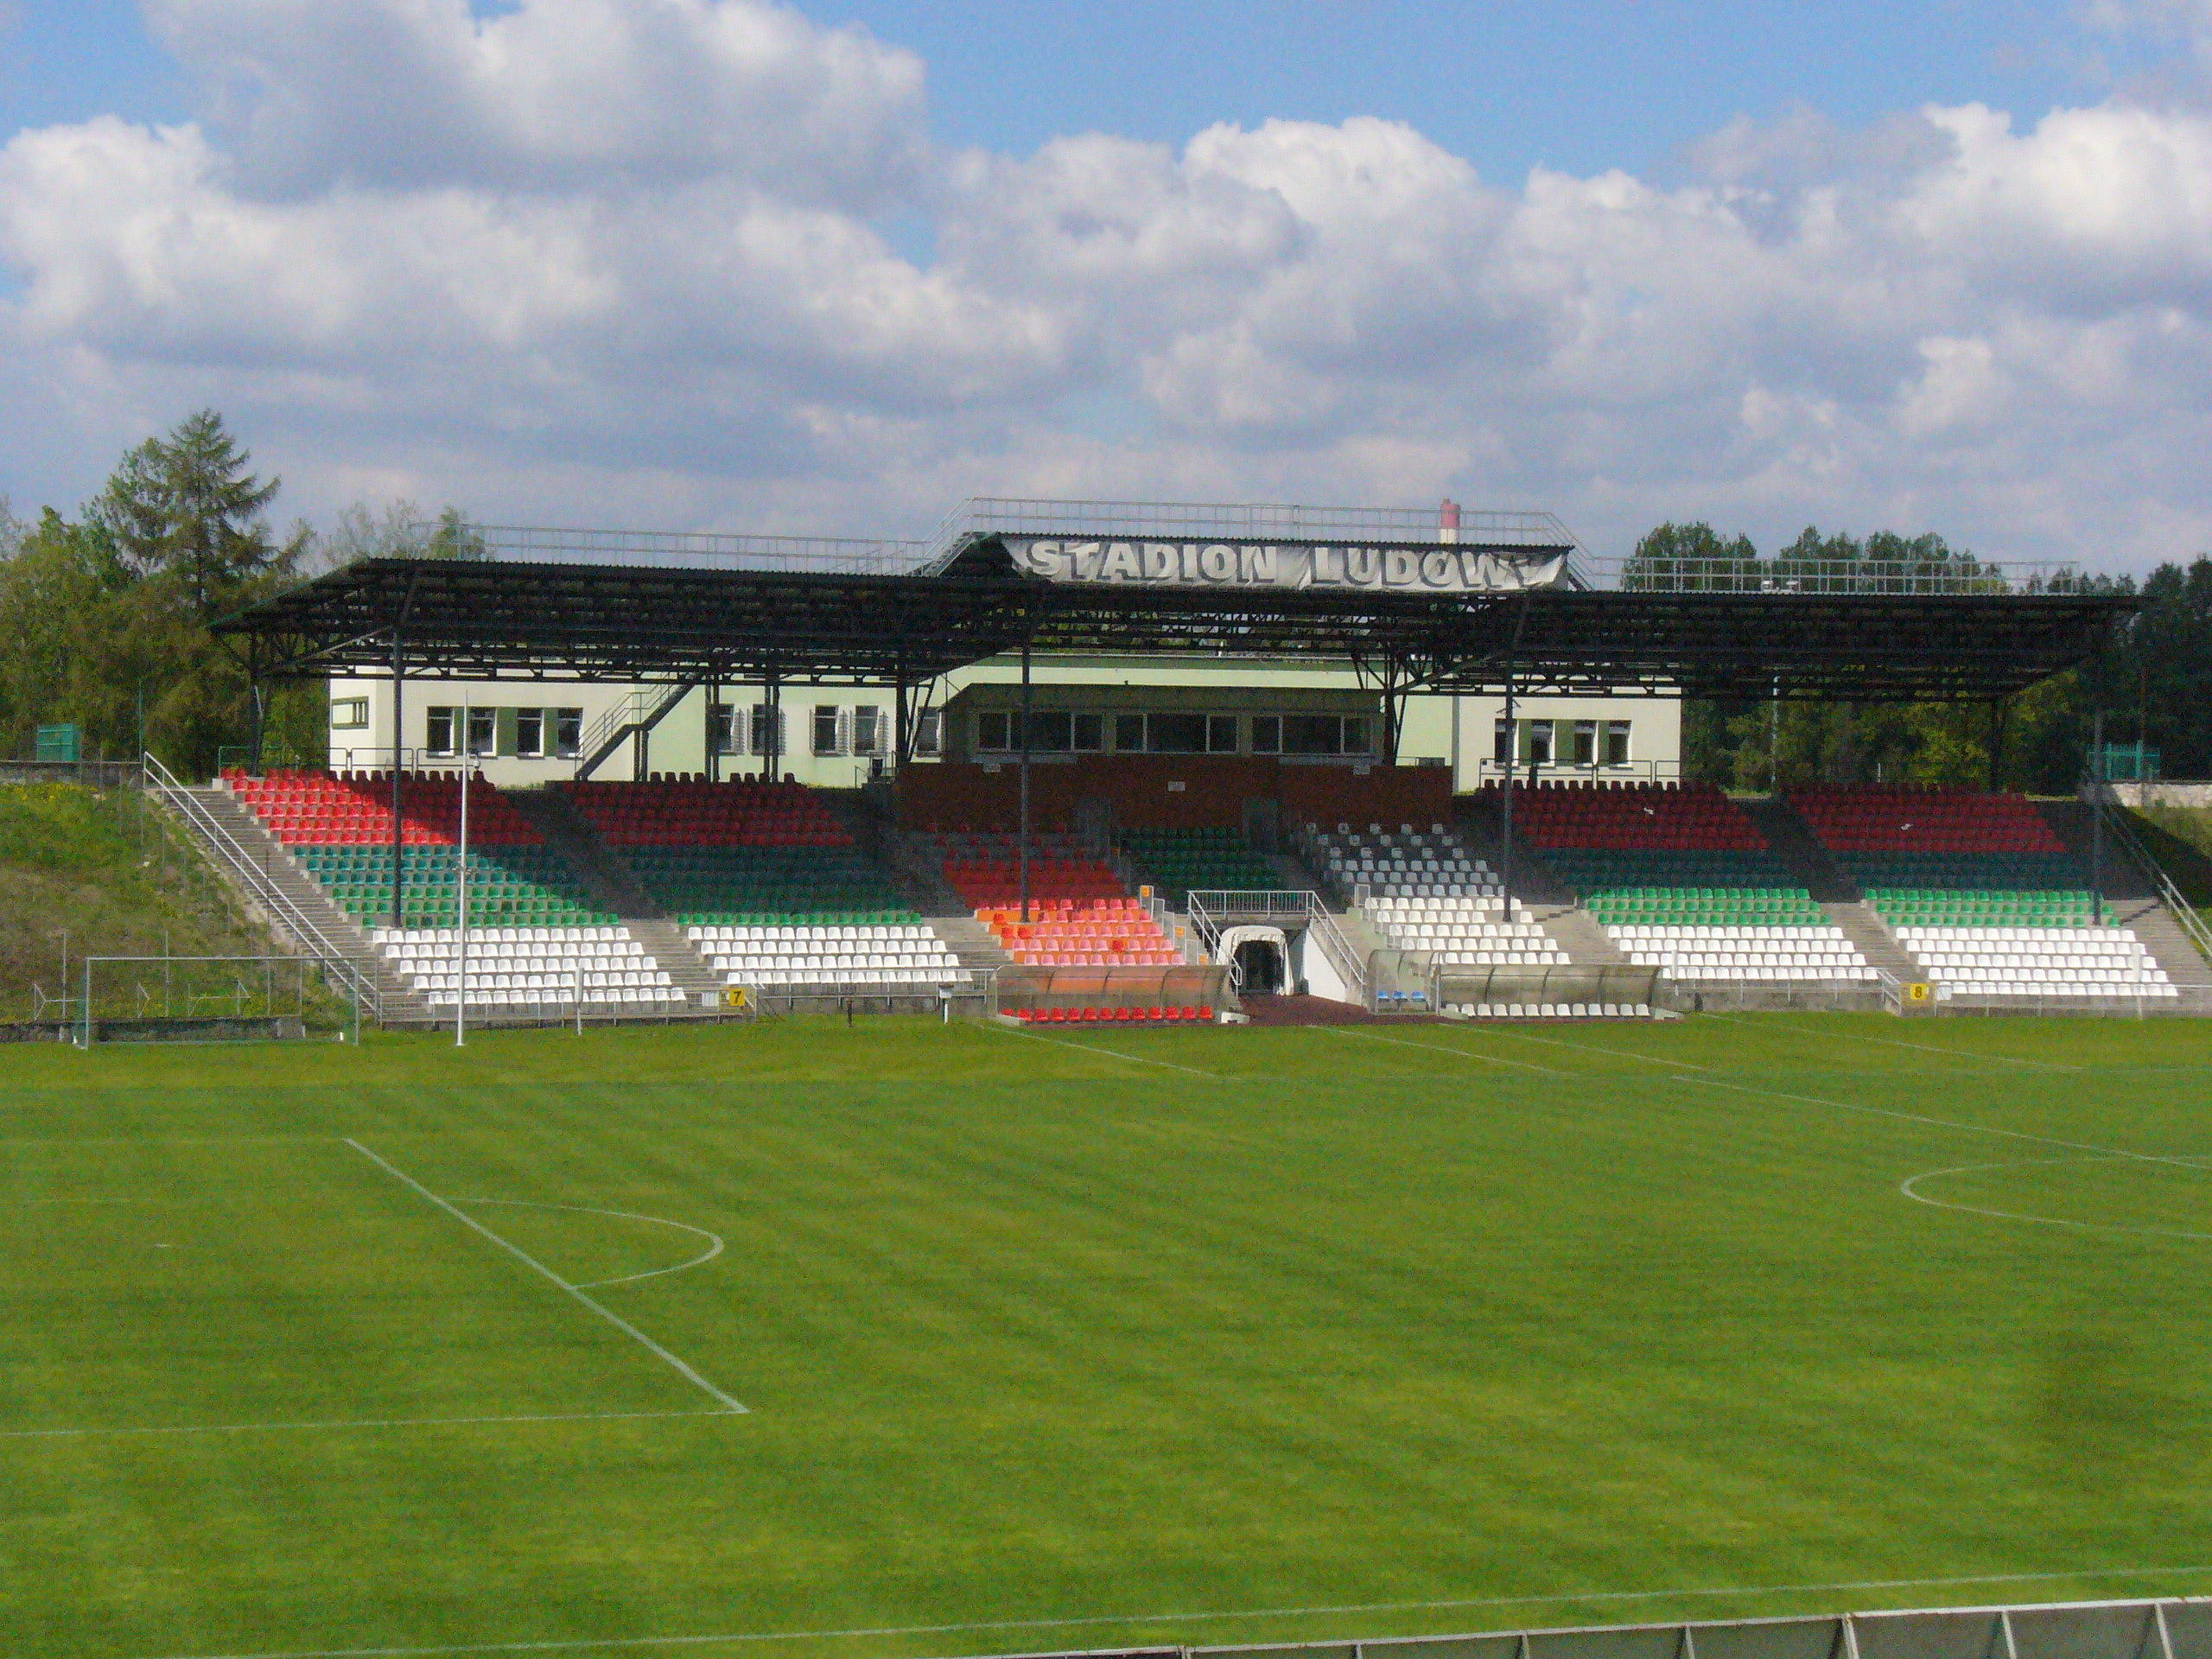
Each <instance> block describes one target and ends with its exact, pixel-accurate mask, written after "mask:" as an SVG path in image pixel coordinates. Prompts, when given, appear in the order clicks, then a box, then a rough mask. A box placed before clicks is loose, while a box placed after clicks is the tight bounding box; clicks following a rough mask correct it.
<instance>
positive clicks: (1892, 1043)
mask: <svg viewBox="0 0 2212 1659" xmlns="http://www.w3.org/2000/svg"><path fill="white" fill-rule="evenodd" d="M1692 1017H1693V1018H1703V1019H1707V1020H1726V1021H1727V1022H1728V1023H1729V1024H1730V1025H1732V1026H1748V1025H1751V1024H1754V1023H1755V1022H1754V1021H1752V1020H1746V1019H1745V1018H1744V1016H1743V1015H1741V1014H1704V1015H1702V1016H1695V1015H1694V1016H1692ZM1759 1029H1761V1030H1762V1031H1777V1030H1780V1031H1786V1032H1789V1033H1790V1034H1791V1035H1792V1036H1796V1037H1817V1038H1820V1039H1823V1040H1828V1041H1834V1040H1840V1041H1843V1042H1847V1043H1879V1044H1881V1045H1882V1046H1884V1047H1885V1048H1912V1049H1917V1050H1919V1051H1920V1052H1922V1053H1923V1054H1941V1055H1942V1056H1943V1057H1944V1058H1947V1059H1953V1060H1967V1061H1969V1062H1971V1061H1974V1060H2002V1061H2004V1062H2005V1065H2037V1066H2041V1067H2043V1068H2044V1070H2045V1071H2086V1070H2087V1069H2088V1068H2087V1067H2085V1066H2079V1065H2067V1064H2066V1063H2065V1062H2064V1061H2063V1060H2024V1059H2022V1058H2019V1057H2018V1055H2016V1054H1968V1053H1965V1052H1961V1050H1958V1049H1955V1048H1942V1047H1939V1046H1936V1044H1933V1043H1908V1042H1906V1041H1905V1040H1904V1039H1903V1038H1901V1037H1869V1036H1867V1035H1866V1033H1864V1032H1856V1031H1815V1030H1813V1029H1812V1028H1811V1027H1808V1026H1794V1025H1790V1024H1789V1023H1787V1022H1784V1023H1783V1024H1781V1025H1778V1026H1766V1025H1762V1026H1760V1027H1759Z"/></svg>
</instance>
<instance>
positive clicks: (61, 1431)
mask: <svg viewBox="0 0 2212 1659" xmlns="http://www.w3.org/2000/svg"><path fill="white" fill-rule="evenodd" d="M732 1415H734V1413H732V1412H730V1411H729V1410H728V1409H727V1408H724V1407H721V1406H715V1407H711V1408H704V1409H702V1410H698V1411H549V1412H531V1413H525V1414H522V1415H519V1416H507V1417H362V1418H346V1419H338V1418H334V1419H332V1420H330V1421H327V1422H303V1423H175V1424H169V1425H167V1426H156V1427H144V1428H130V1427H126V1428H8V1429H0V1440H90V1439H92V1438H95V1437H98V1438H102V1439H105V1438H108V1437H110V1436H113V1435H118V1434H291V1433H304V1432H307V1431H308V1430H318V1429H319V1430H330V1429H346V1428H461V1427H473V1426H475V1425H479V1424H499V1423H623V1422H636V1421H647V1420H651V1419H656V1418H664V1417H728V1416H732Z"/></svg>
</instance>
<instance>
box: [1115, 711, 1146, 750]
mask: <svg viewBox="0 0 2212 1659" xmlns="http://www.w3.org/2000/svg"><path fill="white" fill-rule="evenodd" d="M1114 747H1116V749H1118V750H1119V751H1121V753H1123V754H1142V753H1144V716H1143V715H1115V716H1114Z"/></svg>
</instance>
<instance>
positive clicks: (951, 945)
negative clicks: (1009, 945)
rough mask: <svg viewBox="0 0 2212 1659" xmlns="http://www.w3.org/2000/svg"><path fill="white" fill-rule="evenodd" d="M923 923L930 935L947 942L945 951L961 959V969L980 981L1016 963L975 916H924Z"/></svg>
mask: <svg viewBox="0 0 2212 1659" xmlns="http://www.w3.org/2000/svg"><path fill="white" fill-rule="evenodd" d="M924 919H925V921H927V922H928V923H929V925H930V929H931V931H932V932H934V933H935V934H936V935H937V936H938V938H940V939H943V940H944V944H945V948H946V949H947V950H950V951H951V952H952V954H953V955H954V956H955V957H958V958H959V960H960V965H961V967H963V969H966V970H967V971H968V972H969V974H971V975H974V976H976V977H977V978H979V979H980V978H981V977H982V976H984V975H985V974H995V973H996V972H998V971H999V970H1000V969H1002V968H1010V967H1012V966H1013V965H1014V959H1013V958H1012V957H1009V956H1007V953H1006V952H1005V951H1004V950H1002V949H1001V948H1000V945H999V942H998V941H997V940H996V939H995V938H992V937H991V933H990V930H989V929H988V928H986V927H985V926H984V925H982V923H981V922H979V921H977V920H976V918H975V914H974V912H969V911H950V912H945V913H944V914H942V915H936V916H928V915H925V917H924Z"/></svg>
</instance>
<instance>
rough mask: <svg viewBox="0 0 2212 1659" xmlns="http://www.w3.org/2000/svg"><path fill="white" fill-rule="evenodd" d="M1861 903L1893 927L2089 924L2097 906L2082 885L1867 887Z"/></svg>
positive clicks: (2074, 925)
mask: <svg viewBox="0 0 2212 1659" xmlns="http://www.w3.org/2000/svg"><path fill="white" fill-rule="evenodd" d="M1866 902H1867V904H1868V905H1869V906H1871V907H1872V909H1873V911H1874V912H1875V913H1876V914H1878V916H1880V917H1881V918H1882V919H1883V920H1884V921H1885V922H1886V923H1888V924H1889V925H1890V926H1891V927H1892V928H1904V927H2088V926H2090V925H2092V924H2093V923H2094V919H2095V917H2096V908H2097V903H2096V895H2095V894H2094V893H2091V892H2090V891H2089V890H2088V888H2086V887H2077V888H2058V889H2053V888H2037V889H1999V890H1995V891H1992V890H1987V889H1982V890H1974V889H1961V888H1942V887H1872V888H1869V889H1868V890H1867V893H1866Z"/></svg>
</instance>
